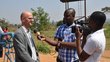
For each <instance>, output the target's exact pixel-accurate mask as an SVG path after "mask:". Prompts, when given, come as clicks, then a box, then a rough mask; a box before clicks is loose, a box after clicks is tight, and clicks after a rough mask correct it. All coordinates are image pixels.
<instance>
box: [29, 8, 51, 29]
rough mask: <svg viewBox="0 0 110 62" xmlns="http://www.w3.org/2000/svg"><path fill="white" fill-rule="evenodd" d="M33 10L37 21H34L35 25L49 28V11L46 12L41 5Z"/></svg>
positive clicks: (40, 27) (39, 27)
mask: <svg viewBox="0 0 110 62" xmlns="http://www.w3.org/2000/svg"><path fill="white" fill-rule="evenodd" d="M31 10H32V14H33V16H34V18H35V23H33V25H34V27H36V26H37V28H38V30H48V28H49V27H50V22H49V21H50V18H49V17H48V13H46V12H45V11H44V9H43V8H41V7H38V8H37V9H31ZM36 22H37V24H36Z"/></svg>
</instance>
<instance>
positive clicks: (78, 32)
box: [75, 27, 82, 39]
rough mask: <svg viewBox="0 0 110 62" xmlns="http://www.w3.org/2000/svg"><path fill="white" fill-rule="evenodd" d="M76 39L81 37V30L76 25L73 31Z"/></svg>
mask: <svg viewBox="0 0 110 62" xmlns="http://www.w3.org/2000/svg"><path fill="white" fill-rule="evenodd" d="M75 35H76V39H80V38H81V37H82V32H80V29H79V28H78V27H76V31H75Z"/></svg>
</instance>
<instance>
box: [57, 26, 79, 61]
mask: <svg viewBox="0 0 110 62" xmlns="http://www.w3.org/2000/svg"><path fill="white" fill-rule="evenodd" d="M73 25H74V24H73ZM73 25H71V26H73ZM71 26H67V25H66V24H62V25H60V26H59V27H58V28H57V31H56V33H55V38H61V39H63V42H74V41H75V33H72V29H71ZM58 57H59V59H60V60H62V61H63V62H74V61H75V60H78V55H77V52H76V49H75V48H73V49H68V48H65V47H62V48H60V49H59V51H58Z"/></svg>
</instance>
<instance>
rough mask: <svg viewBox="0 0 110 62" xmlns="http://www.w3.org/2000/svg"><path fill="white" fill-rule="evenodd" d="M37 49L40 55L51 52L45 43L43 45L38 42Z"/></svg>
mask: <svg viewBox="0 0 110 62" xmlns="http://www.w3.org/2000/svg"><path fill="white" fill-rule="evenodd" d="M37 49H38V51H39V52H42V53H50V51H51V50H50V47H49V46H48V45H47V44H46V43H43V42H42V41H39V42H38V44H37Z"/></svg>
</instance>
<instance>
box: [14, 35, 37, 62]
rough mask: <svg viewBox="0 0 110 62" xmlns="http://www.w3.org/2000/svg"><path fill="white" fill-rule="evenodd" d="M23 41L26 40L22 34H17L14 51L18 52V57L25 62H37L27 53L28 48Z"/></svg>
mask: <svg viewBox="0 0 110 62" xmlns="http://www.w3.org/2000/svg"><path fill="white" fill-rule="evenodd" d="M23 41H24V39H23V37H22V35H20V33H17V34H15V37H14V49H15V51H16V55H17V56H18V57H19V58H21V59H22V61H23V62H35V61H34V60H33V59H32V58H31V56H30V55H29V53H28V52H27V51H26V46H25V45H24V43H23Z"/></svg>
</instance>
